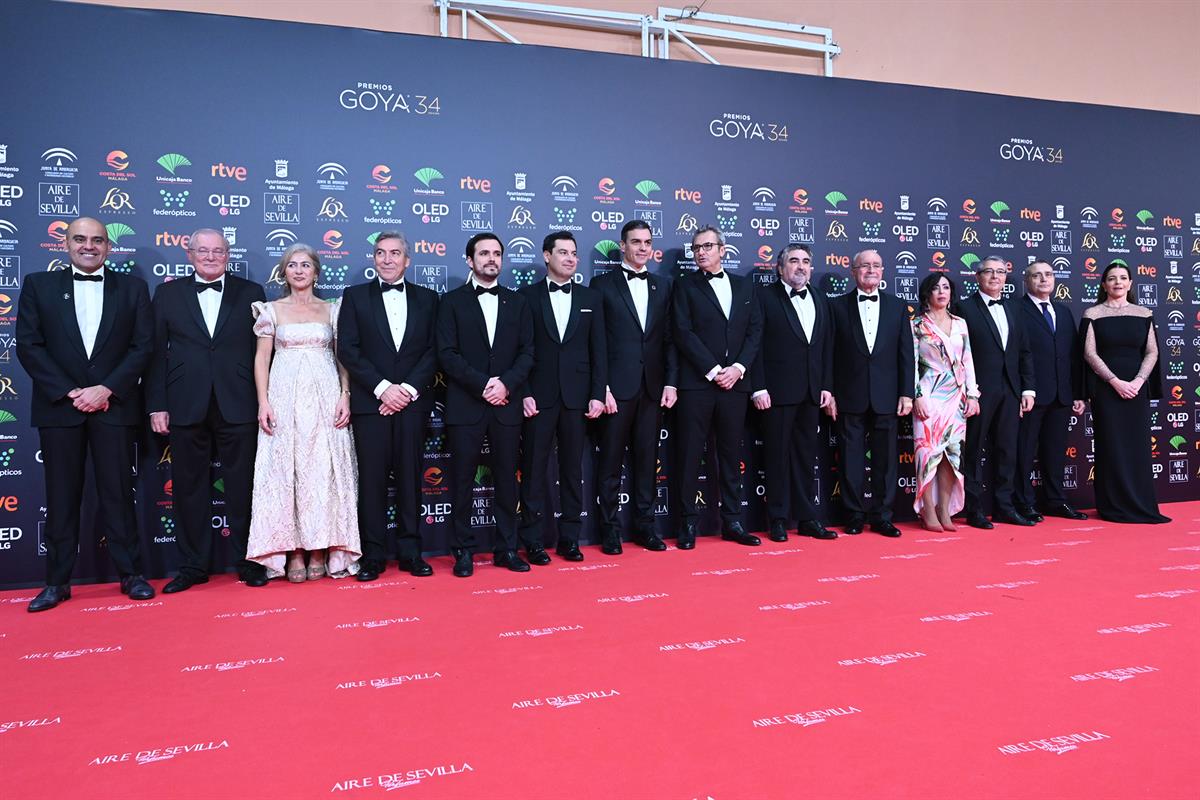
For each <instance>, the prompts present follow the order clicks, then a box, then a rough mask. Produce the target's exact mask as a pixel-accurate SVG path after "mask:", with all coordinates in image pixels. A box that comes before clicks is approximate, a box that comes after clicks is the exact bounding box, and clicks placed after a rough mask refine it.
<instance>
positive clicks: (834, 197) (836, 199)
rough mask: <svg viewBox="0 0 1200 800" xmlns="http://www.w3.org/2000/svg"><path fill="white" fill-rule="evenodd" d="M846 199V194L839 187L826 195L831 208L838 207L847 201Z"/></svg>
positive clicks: (826, 200)
mask: <svg viewBox="0 0 1200 800" xmlns="http://www.w3.org/2000/svg"><path fill="white" fill-rule="evenodd" d="M846 200H847V197H846V195H844V194H842V193H841V192H839V191H838V190H837V189H834V190H833V191H832V192H830V193H829V194H827V195H825V202H826V203H829V207H830V208H834V209H836V208H837V207H838V205H839V204H841V203H844V202H846Z"/></svg>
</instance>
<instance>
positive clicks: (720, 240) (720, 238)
mask: <svg viewBox="0 0 1200 800" xmlns="http://www.w3.org/2000/svg"><path fill="white" fill-rule="evenodd" d="M702 233H715V234H716V235H717V244H720V245H723V244H725V236H724V235H723V234H722V233H721V231H719V230H717V229H716V228H714V227H713V226H712V225H701V226H700V227H699V228H696V231H695V233H693V234H692V244H695V243H696V239H698V238H700V234H702Z"/></svg>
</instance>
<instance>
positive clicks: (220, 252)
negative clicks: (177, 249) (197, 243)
mask: <svg viewBox="0 0 1200 800" xmlns="http://www.w3.org/2000/svg"><path fill="white" fill-rule="evenodd" d="M191 251H192V252H193V253H195V254H196V255H198V256H200V257H201V258H208V257H209V256H216V257H217V258H220V257H221V256H226V255H229V249H228V248H226V247H211V248H210V247H193V248H191Z"/></svg>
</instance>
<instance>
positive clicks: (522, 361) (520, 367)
mask: <svg viewBox="0 0 1200 800" xmlns="http://www.w3.org/2000/svg"><path fill="white" fill-rule="evenodd" d="M497 300H498V302H497V303H496V336H495V341H494V342H493V343H492V344H491V346H489V345H488V338H487V323H485V322H484V319H483V309H482V308H480V306H479V301H478V300H477V299H476V297H475V289H474V287H473V286H472V285H471V284H470V283H469V282H468V283H464V284H463V285H462V286H460V287H458V288H457V289H455V290H453V291H450V292H447V293H446V295H445V297H443V298H442V301H441V303H439V304H438V312H437V347H438V361H440V362H441V365H442V372H444V373H445V374H446V417H445V419H446V423H447V424H449V425H472V424H474V423H476V422H479V421H480V420H482V419H483V418H484V412H486V411H487V410H488V409H489V408H494V409H495V413H496V418H497V419H498V420H499V421H500V422H501V423H503V424H505V425H520V424H521V421H522V419H523V418H524V414H523V411H522V408H521V389H522V387H523V386H524V384H525V381H526V379H528V377H529V372H530V370H531V369H533V319H532V317H531V316H530V314H529V304H528V303H527V302H525V298H524V297H523V296H522V295H520V294H519V293H517V292H514V291H513V290H511V289H508V288H505V287H503V286H501V287H500V296H499V297H498V298H497ZM493 376H496V377H499V378H500V382H501V383H503V384H504V385H505V387H506V388H507V389H508V391H509V398H508V404H507V405H503V406H492V405H491V404H490V403H488V402H487V401H486V400H484V399H483V389H484V387H485V386H486V385H487V382H488V379H490V378H491V377H493Z"/></svg>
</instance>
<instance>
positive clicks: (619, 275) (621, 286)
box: [611, 268, 650, 332]
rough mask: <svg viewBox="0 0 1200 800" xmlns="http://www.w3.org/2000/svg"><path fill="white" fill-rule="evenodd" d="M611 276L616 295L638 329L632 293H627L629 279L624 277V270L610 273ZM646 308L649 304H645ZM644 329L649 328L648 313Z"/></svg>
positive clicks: (639, 324) (638, 322)
mask: <svg viewBox="0 0 1200 800" xmlns="http://www.w3.org/2000/svg"><path fill="white" fill-rule="evenodd" d="M611 274H612V275H613V277H614V278H615V279H616V284H617V294H619V295H620V296H621V299H622V300H624V301H625V307H626V308H628V309H629V314H630V315H631V316H632V317H633V324H634V325H637V326H638V327H639V328H640V327H641V322H640V321H639V320H638V313H637V306H635V305H634V304H633V293H632V292H630V291H629V278H626V277H625V270H624V268H621V269H618V270H617V271H616V272H615V273H611ZM647 280H650V279H647ZM646 306H647V308H648V307H649V306H650V303H649V302H647V303H646ZM646 327H647V328H649V327H650V318H649V312H648V311H647V315H646ZM643 332H644V331H643Z"/></svg>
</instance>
